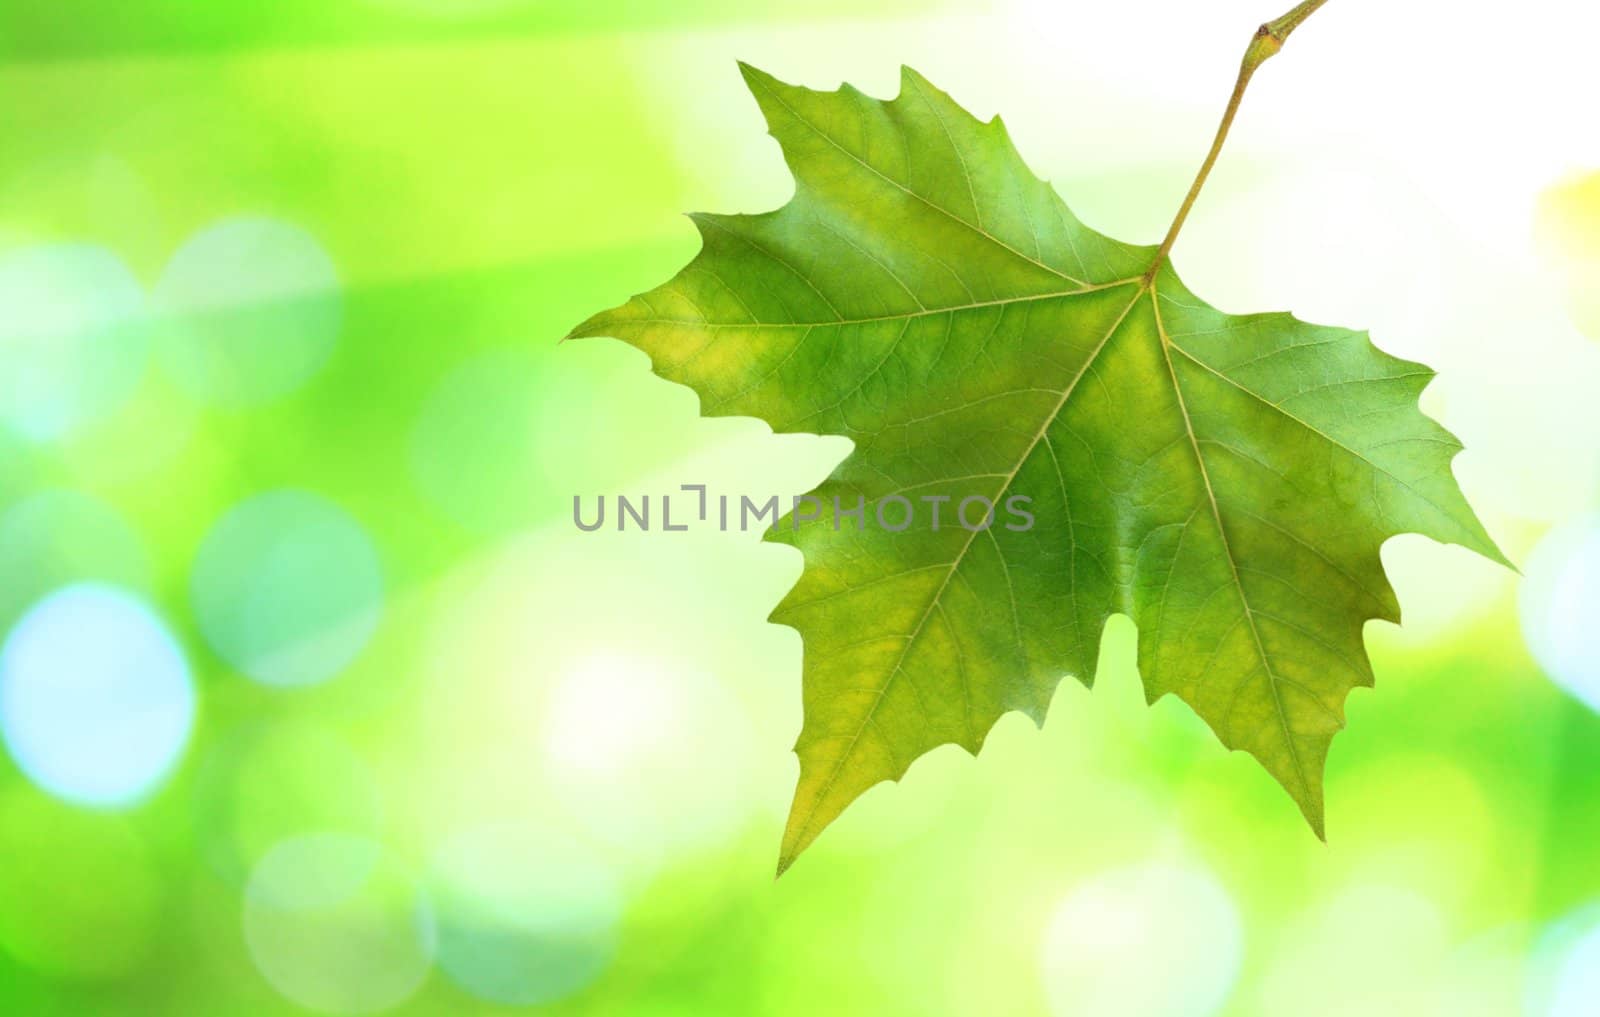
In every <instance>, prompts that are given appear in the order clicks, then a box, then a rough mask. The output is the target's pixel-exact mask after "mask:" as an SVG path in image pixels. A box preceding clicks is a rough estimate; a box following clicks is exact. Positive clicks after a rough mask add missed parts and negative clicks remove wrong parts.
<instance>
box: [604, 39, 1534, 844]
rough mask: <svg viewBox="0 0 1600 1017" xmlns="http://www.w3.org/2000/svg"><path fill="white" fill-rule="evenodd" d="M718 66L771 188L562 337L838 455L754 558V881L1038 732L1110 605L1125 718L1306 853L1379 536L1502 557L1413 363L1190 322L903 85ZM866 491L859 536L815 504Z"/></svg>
mask: <svg viewBox="0 0 1600 1017" xmlns="http://www.w3.org/2000/svg"><path fill="white" fill-rule="evenodd" d="M1290 27H1292V26H1290ZM1264 30H1265V29H1264ZM1283 34H1287V33H1286V32H1285V33H1283ZM1275 41H1277V42H1281V36H1280V37H1278V38H1277V39H1276V40H1275ZM1272 52H1276V48H1275V47H1274V48H1273V50H1272ZM1266 55H1268V56H1270V55H1271V53H1270V52H1269V53H1267V54H1266ZM743 69H744V76H745V80H746V81H747V82H748V84H749V86H750V89H751V91H752V92H753V93H754V94H755V97H756V100H757V101H758V102H759V104H760V106H761V109H762V111H763V113H764V114H765V115H766V119H767V123H768V125H769V126H770V128H771V133H772V135H773V136H774V137H775V138H776V139H777V140H778V143H779V144H780V146H781V147H782V149H783V153H784V156H785V158H786V160H787V161H788V164H789V166H790V168H791V170H792V172H793V174H794V177H795V196H794V198H793V200H792V201H790V202H789V204H787V205H785V206H784V207H783V208H781V209H779V210H778V211H775V212H770V213H767V214H764V215H734V216H722V215H696V216H693V219H694V221H695V223H696V225H697V226H698V227H699V230H700V233H701V235H702V237H703V249H702V250H701V252H700V254H699V256H698V257H696V258H695V260H694V261H693V262H692V263H691V264H690V265H689V266H688V267H686V268H685V269H684V270H683V271H682V272H681V273H679V274H678V275H677V276H676V277H675V278H673V279H672V280H671V281H670V282H668V283H666V284H665V285H663V286H661V287H659V288H657V289H655V290H653V291H651V292H649V293H646V294H644V295H641V296H638V297H635V298H634V299H632V300H630V301H629V302H628V303H626V304H624V305H623V306H621V307H618V308H616V309H614V310H611V311H607V312H604V313H602V314H599V315H597V316H595V317H594V318H591V319H590V320H589V321H587V322H585V323H584V324H583V325H581V326H579V327H578V328H577V329H576V330H574V332H573V335H574V336H579V337H581V336H602V335H603V336H612V337H617V338H620V339H623V340H625V341H627V342H629V343H631V344H632V345H634V346H636V347H638V348H639V349H641V350H643V351H644V352H645V353H647V354H649V356H650V358H651V360H652V362H653V366H654V370H655V371H656V373H658V374H659V375H661V376H662V377H664V378H668V379H670V380H672V381H676V382H680V383H682V384H684V385H687V386H689V387H690V388H692V389H694V391H695V392H697V393H698V394H699V396H700V398H701V400H702V403H703V410H704V412H705V413H706V414H708V415H714V416H721V415H729V414H739V415H748V416H754V417H759V418H761V419H762V420H764V421H766V422H767V423H769V424H770V425H772V427H773V428H774V429H775V430H777V431H785V432H815V433H821V434H838V435H844V436H846V437H848V438H850V439H851V440H852V441H853V442H854V444H855V448H854V451H853V452H852V453H851V454H850V456H849V457H848V458H846V459H845V460H844V462H843V463H842V464H841V465H840V466H839V467H838V468H837V469H836V470H835V471H834V473H833V474H832V476H831V477H830V478H829V479H828V480H827V481H826V482H825V483H824V484H823V485H822V486H821V487H820V488H818V489H817V490H816V491H815V492H813V494H814V495H815V497H816V498H817V499H818V500H819V501H820V502H821V503H822V505H823V507H824V508H823V512H822V517H821V519H819V520H816V521H810V522H807V523H806V524H805V525H803V526H799V527H798V528H796V527H794V526H791V525H790V524H789V522H788V521H787V520H786V521H785V523H784V524H782V525H780V526H779V527H777V528H776V529H775V530H774V531H773V532H772V533H770V534H769V538H768V539H771V540H776V541H782V542H785V543H789V544H792V545H794V546H795V547H798V548H799V549H800V550H801V551H802V552H803V553H804V556H805V563H806V565H805V571H804V573H803V575H802V576H801V578H800V580H799V583H798V585H796V586H795V588H794V589H793V591H792V592H790V594H789V595H788V596H787V597H786V598H785V599H784V600H783V602H782V603H781V604H780V605H779V606H778V608H777V609H776V611H775V612H774V613H773V615H772V618H773V620H774V621H777V622H780V623H782V624H785V625H790V626H793V627H794V628H796V629H797V630H799V632H800V634H801V636H802V637H803V640H804V644H805V662H804V674H803V681H804V703H805V720H804V727H803V731H802V734H801V736H800V739H799V742H798V744H797V745H796V749H795V751H796V752H797V754H798V755H799V757H800V781H799V786H798V789H797V791H796V794H795V799H794V805H793V809H792V811H791V814H790V819H789V823H788V828H787V831H786V833H785V836H784V841H783V847H782V852H781V860H780V863H779V871H780V872H781V871H782V870H783V869H784V868H786V867H787V866H788V865H789V864H790V863H792V862H793V860H794V859H795V857H796V856H797V855H798V854H799V853H800V852H801V851H802V850H804V849H805V848H806V847H807V846H808V845H809V844H810V843H811V842H812V841H813V840H814V839H815V838H816V836H817V835H818V834H819V833H820V832H821V831H822V829H823V827H825V826H826V825H827V824H828V823H829V822H831V821H832V820H833V819H834V818H836V817H837V816H838V815H839V814H840V813H841V812H842V811H843V810H844V809H845V807H846V806H848V805H849V804H850V803H851V802H852V801H853V800H854V799H856V798H857V797H858V796H860V795H861V794H862V792H864V791H866V790H867V789H868V788H869V787H871V786H873V785H874V784H877V783H879V782H880V781H884V780H897V779H899V778H900V776H901V775H902V774H904V773H905V771H906V769H907V767H908V766H909V765H910V764H911V762H912V761H913V760H915V759H916V758H917V757H919V756H921V755H922V754H923V753H926V752H928V751H929V750H931V749H933V748H935V747H937V746H940V745H943V744H945V743H955V744H957V745H960V746H962V747H964V748H966V749H967V750H969V751H971V752H973V753H976V752H977V751H978V750H979V749H980V747H981V746H982V744H983V740H984V737H985V736H986V734H987V733H988V731H989V730H990V729H991V727H992V726H993V725H994V723H995V722H996V721H997V720H998V719H999V718H1000V716H1001V715H1002V714H1004V713H1006V712H1007V711H1010V710H1020V711H1022V712H1023V713H1025V714H1027V715H1029V716H1030V717H1032V718H1033V719H1034V720H1035V721H1036V722H1040V723H1042V722H1043V719H1044V715H1045V710H1046V707H1047V706H1048V704H1049V702H1050V699H1051V696H1052V694H1053V692H1054V690H1055V688H1056V686H1057V684H1058V682H1059V681H1060V680H1061V678H1062V677H1063V676H1065V675H1072V676H1075V677H1077V678H1078V679H1079V680H1080V681H1082V682H1083V683H1084V684H1085V685H1088V684H1091V683H1092V682H1093V679H1094V669H1095V663H1096V658H1097V656H1098V651H1099V645H1100V639H1101V632H1102V629H1103V627H1104V625H1105V623H1106V621H1107V619H1108V618H1109V617H1110V616H1111V615H1112V614H1116V613H1120V614H1125V615H1127V616H1129V617H1130V618H1132V619H1133V620H1134V622H1135V623H1136V624H1137V626H1138V629H1139V654H1138V660H1139V670H1140V674H1141V676H1142V679H1143V682H1144V686H1145V689H1146V692H1147V695H1148V698H1149V699H1150V700H1151V701H1152V702H1153V701H1155V700H1156V699H1158V698H1160V697H1161V696H1164V695H1166V694H1168V693H1174V694H1176V695H1177V696H1179V697H1180V698H1181V699H1182V700H1184V702H1186V703H1188V704H1189V705H1190V706H1191V707H1192V708H1193V709H1194V710H1195V712H1197V713H1198V714H1199V715H1200V716H1201V717H1202V718H1204V719H1205V720H1206V722H1207V723H1208V724H1209V725H1210V726H1211V728H1212V729H1213V730H1214V731H1215V732H1216V734H1217V736H1218V737H1219V738H1220V739H1221V741H1222V742H1223V744H1224V745H1226V746H1228V747H1229V748H1234V749H1242V750H1244V751H1247V752H1249V753H1250V754H1252V755H1253V756H1255V758H1256V759H1258V760H1259V761H1260V762H1261V764H1262V765H1263V766H1264V767H1265V768H1266V769H1267V771H1268V772H1269V773H1271V775H1272V776H1273V777H1274V778H1276V779H1277V780H1278V781H1279V782H1280V783H1281V784H1282V785H1283V786H1284V787H1285V788H1286V789H1287V790H1288V792H1289V793H1290V795H1292V796H1293V798H1294V800H1295V801H1296V802H1297V803H1298V804H1299V806H1300V808H1301V810H1302V811H1303V813H1304V814H1305V817H1306V819H1307V820H1308V821H1309V822H1310V824H1311V825H1312V827H1313V828H1314V829H1315V830H1316V831H1317V833H1318V834H1319V835H1321V834H1322V830H1323V789H1322V774H1323V764H1324V760H1325V758H1326V756H1327V752H1328V747H1329V744H1330V741H1331V740H1332V738H1333V735H1334V733H1335V732H1336V731H1338V730H1339V729H1340V728H1341V727H1342V726H1343V724H1344V709H1343V707H1344V700H1345V697H1346V695H1347V694H1348V692H1349V691H1350V690H1351V689H1352V688H1355V687H1357V686H1363V685H1371V684H1372V681H1373V675H1372V670H1371V665H1370V663H1369V661H1368V658H1367V655H1366V651H1365V647H1364V646H1363V642H1362V628H1363V624H1364V622H1365V621H1366V620H1367V619H1371V618H1381V619H1385V620H1388V621H1392V622H1398V620H1399V607H1398V605H1397V603H1396V599H1395V595H1394V592H1393V590H1392V589H1391V587H1390V585H1389V583H1388V581H1387V579H1386V577H1385V575H1384V571H1383V567H1382V564H1381V562H1380V560H1379V555H1378V551H1379V547H1380V545H1381V544H1382V543H1383V542H1384V540H1385V539H1387V538H1388V537H1390V536H1392V535H1394V534H1398V533H1402V532H1416V533H1422V534H1426V535H1428V536H1430V537H1433V538H1434V539H1436V540H1440V541H1445V542H1450V543H1456V544H1461V545H1464V546H1466V547H1468V548H1471V549H1473V550H1475V551H1477V552H1478V553H1480V554H1483V555H1486V556H1488V557H1490V558H1492V559H1494V560H1496V561H1501V562H1503V561H1504V560H1505V559H1504V558H1503V557H1502V556H1501V555H1500V552H1499V551H1498V550H1497V549H1496V547H1495V545H1494V543H1493V541H1491V540H1490V538H1489V536H1488V535H1487V534H1486V533H1485V531H1484V529H1483V526H1482V525H1481V524H1480V523H1479V521H1478V520H1477V518H1476V517H1475V516H1474V514H1473V512H1472V509H1471V508H1470V507H1469V506H1468V504H1467V502H1466V500H1465V499H1464V497H1463V496H1462V494H1461V492H1460V490H1459V489H1458V487H1457V486H1456V482H1455V480H1454V478H1453V477H1452V475H1451V470H1450V462H1451V459H1452V458H1453V457H1454V455H1455V454H1456V452H1457V451H1458V450H1459V449H1460V445H1459V444H1458V443H1457V442H1456V440H1455V439H1454V438H1453V437H1452V436H1451V435H1450V434H1449V433H1448V432H1447V431H1445V430H1444V429H1443V428H1442V427H1440V426H1439V425H1438V424H1436V423H1435V422H1434V421H1432V420H1430V419H1429V418H1427V417H1425V416H1424V415H1423V414H1422V413H1421V412H1420V411H1419V409H1418V408H1417V397H1418V394H1419V393H1420V392H1421V390H1422V389H1423V388H1424V387H1425V386H1426V385H1427V383H1428V380H1429V379H1430V378H1431V377H1432V372H1431V371H1429V370H1428V369H1427V368H1425V367H1423V366H1421V365H1418V364H1414V363H1409V362H1407V361H1404V360H1400V359H1397V358H1395V357H1392V356H1389V355H1388V354H1385V353H1383V352H1381V351H1379V350H1378V349H1376V348H1375V347H1374V346H1373V345H1372V344H1371V343H1370V342H1369V340H1368V338H1367V336H1366V335H1365V334H1364V333H1361V332H1353V331H1348V330H1345V329H1340V328H1328V327H1322V326H1316V325H1310V324H1306V323H1304V322H1301V321H1298V320H1296V319H1295V318H1293V317H1291V316H1290V315H1287V314H1259V315H1242V316H1241V315H1230V314H1224V313H1222V312H1220V311H1217V310H1215V309H1213V308H1211V307H1208V306H1207V305H1206V304H1205V303H1204V302H1203V301H1201V300H1200V299H1199V298H1198V297H1196V296H1195V295H1194V294H1192V293H1190V292H1189V290H1188V289H1186V288H1185V287H1184V285H1183V283H1182V282H1180V281H1179V279H1178V276H1177V275H1176V274H1175V272H1174V271H1173V270H1172V269H1171V267H1170V266H1169V265H1168V264H1166V262H1165V260H1164V258H1163V257H1162V255H1163V254H1164V253H1165V246H1164V247H1163V249H1161V250H1158V249H1157V248H1153V247H1140V246H1135V245H1129V244H1124V243H1120V242H1118V241H1116V240H1112V239H1110V238H1108V237H1105V236H1102V235H1100V234H1099V233H1096V232H1095V231H1093V230H1091V229H1088V228H1087V227H1085V226H1084V225H1083V224H1082V223H1081V222H1079V221H1078V220H1077V219H1076V218H1075V217H1074V216H1073V214H1072V212H1071V211H1070V210H1069V209H1068V208H1067V206H1066V205H1065V204H1064V203H1063V202H1062V200H1061V199H1060V198H1059V197H1058V196H1057V195H1056V193H1055V192H1054V191H1053V190H1052V189H1051V188H1050V187H1049V186H1048V185H1046V184H1044V183H1042V182H1041V181H1039V180H1038V179H1036V178H1035V177H1034V176H1033V175H1032V174H1031V173H1030V172H1029V170H1028V169H1027V167H1026V166H1025V165H1024V164H1023V161H1022V159H1021V157H1020V156H1019V155H1018V153H1017V152H1016V150H1015V148H1014V147H1013V145H1012V143H1011V140H1010V138H1009V137H1008V135H1007V133H1006V129H1005V127H1004V126H1003V125H1002V124H1001V122H1000V120H999V119H998V118H996V119H994V120H992V121H990V122H988V123H982V122H979V121H978V120H977V119H975V118H974V117H972V116H971V115H970V114H968V113H967V112H966V111H964V110H963V109H962V108H961V107H960V106H958V105H957V104H956V103H955V102H954V101H952V100H951V99H950V98H949V96H947V95H945V94H944V93H943V92H941V91H939V90H938V89H936V88H934V87H933V86H932V85H930V84H929V83H928V82H927V81H926V80H924V79H923V78H922V77H921V76H920V75H918V74H917V73H916V72H914V71H912V70H910V69H909V68H908V69H906V70H905V71H904V76H903V83H902V88H901V93H900V95H899V97H898V98H896V99H894V100H892V101H880V100H877V99H873V98H870V97H868V96H866V95H863V94H862V93H860V92H858V91H856V90H855V89H853V88H851V87H849V86H846V87H845V88H843V89H841V90H840V91H836V92H816V91H811V90H808V89H805V88H799V87H795V86H792V85H787V84H783V83H781V82H779V81H777V80H776V79H774V78H772V77H770V76H769V75H767V74H765V73H762V72H760V71H757V70H755V69H753V68H750V67H748V66H746V67H744V68H743ZM1251 69H1253V68H1251ZM1246 78H1248V74H1246V75H1243V76H1242V78H1241V81H1243V80H1244V79H1246ZM1240 90H1241V91H1242V84H1241V88H1240ZM1234 105H1235V106H1236V103H1235V104H1234ZM1230 117H1231V109H1230ZM1224 133H1225V130H1224ZM1220 141H1221V138H1220V136H1219V141H1218V144H1219V146H1220ZM1214 154H1215V153H1214V152H1213V156H1214ZM1208 167H1209V161H1208ZM1203 176H1204V174H1202V179H1203ZM1196 189H1197V190H1198V182H1197V186H1196ZM1186 209H1187V205H1186ZM1180 222H1181V216H1180ZM1175 232H1176V224H1175V226H1174V233H1175ZM1169 242H1170V238H1169ZM1019 495H1020V496H1025V497H1027V498H1029V499H1031V503H1030V504H1028V508H1027V511H1029V512H1031V513H1032V515H1033V516H1034V517H1035V521H1034V525H1033V526H1032V527H1031V528H1027V529H1023V528H1022V527H1021V526H1020V524H1019V517H1016V516H1007V515H1005V514H1004V510H1003V509H1001V510H1000V511H1001V513H1002V515H1001V518H1000V519H997V520H996V521H995V523H994V524H993V525H990V526H988V527H987V528H984V527H982V525H981V524H982V521H983V503H982V502H978V503H974V504H972V505H970V506H969V509H968V513H967V516H966V519H967V521H970V522H971V523H972V525H973V528H970V529H969V528H968V527H967V526H965V525H962V523H961V521H960V520H958V519H957V518H956V512H957V510H958V508H959V503H960V502H961V501H963V500H964V499H967V498H972V497H980V498H983V499H987V501H988V502H990V503H992V504H995V505H996V506H1004V505H1005V504H1006V503H1007V501H1008V500H1009V499H1011V498H1012V497H1014V496H1019ZM940 496H948V498H949V499H950V501H948V502H940V503H937V504H938V507H940V508H942V509H943V516H942V518H941V519H940V524H941V525H937V526H936V525H934V523H933V519H932V513H930V512H929V511H928V509H929V508H930V507H932V506H933V505H934V504H935V503H934V502H929V501H924V500H923V499H927V498H938V497H940ZM835 499H837V503H836V502H835ZM858 499H864V502H865V505H866V522H867V524H868V525H866V526H865V527H864V528H863V527H860V526H859V524H858V523H857V521H856V520H855V518H854V517H843V516H841V515H839V514H836V510H837V509H851V508H854V507H855V506H856V505H857V503H858ZM897 499H907V500H912V501H914V505H913V507H914V508H917V509H920V511H917V512H916V513H915V522H914V524H913V525H911V526H910V527H909V528H907V529H905V530H903V531H899V532H894V531H892V530H890V529H888V528H887V527H886V526H885V525H879V524H878V522H877V520H876V518H875V516H876V513H877V510H878V509H879V507H880V506H882V507H884V509H885V519H886V521H887V524H888V526H898V525H899V524H900V522H901V519H902V517H903V516H904V515H905V511H904V506H903V503H902V502H900V501H898V500H897Z"/></svg>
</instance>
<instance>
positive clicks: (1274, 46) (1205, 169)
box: [1144, 0, 1328, 285]
mask: <svg viewBox="0 0 1600 1017" xmlns="http://www.w3.org/2000/svg"><path fill="white" fill-rule="evenodd" d="M1327 2H1328V0H1305V2H1304V3H1301V4H1300V5H1299V6H1297V7H1295V9H1294V10H1292V11H1290V12H1289V13H1287V14H1285V15H1283V16H1282V17H1280V18H1276V19H1274V20H1272V21H1268V22H1267V23H1266V24H1264V25H1262V26H1261V27H1260V28H1257V29H1256V34H1255V35H1254V36H1253V37H1252V38H1251V40H1250V45H1249V47H1248V48H1246V49H1245V51H1244V61H1243V62H1242V63H1241V64H1240V65H1239V78H1238V80H1237V81H1235V82H1234V85H1233V95H1232V96H1230V97H1229V98H1228V108H1227V109H1226V110H1225V111H1224V112H1223V114H1222V123H1220V124H1218V125H1217V137H1216V140H1214V141H1212V142H1211V151H1210V152H1208V153H1206V161H1205V162H1203V163H1201V164H1200V172H1199V174H1198V175H1196V176H1195V178H1194V183H1193V184H1192V185H1190V187H1189V193H1188V194H1187V195H1186V196H1185V197H1184V199H1183V205H1182V206H1181V207H1179V209H1178V214H1177V216H1176V217H1175V218H1174V219H1173V220H1172V225H1171V226H1170V227H1168V228H1167V235H1166V238H1165V239H1163V240H1162V241H1161V247H1160V249H1158V250H1157V251H1156V256H1155V260H1153V261H1152V262H1151V263H1150V268H1149V270H1148V271H1146V272H1145V274H1144V280H1145V284H1146V285H1148V284H1149V283H1150V280H1152V279H1154V278H1155V277H1156V273H1157V272H1159V271H1160V270H1161V266H1162V264H1163V263H1164V262H1165V261H1166V260H1167V255H1168V254H1170V253H1171V252H1172V245H1173V244H1174V243H1176V242H1177V239H1178V232H1179V231H1180V230H1182V229H1183V224H1184V221H1185V220H1186V219H1188V218H1189V212H1190V210H1191V209H1193V208H1194V203H1195V199H1196V198H1198V197H1200V189H1201V188H1202V187H1204V186H1205V184H1206V178H1207V177H1209V176H1210V175H1211V168H1212V167H1213V166H1215V165H1216V164H1217V156H1219V155H1221V154H1222V144H1223V142H1225V141H1227V140H1228V131H1229V130H1230V129H1231V128H1232V127H1233V118H1234V117H1235V116H1236V115H1237V114H1238V112H1239V104H1240V103H1241V102H1242V101H1244V92H1245V89H1246V88H1248V87H1250V79H1251V78H1252V77H1254V76H1255V73H1256V70H1257V68H1259V67H1260V66H1261V65H1262V64H1264V63H1266V62H1267V61H1268V60H1270V59H1272V58H1273V57H1275V56H1277V55H1278V51H1279V50H1281V49H1282V48H1283V44H1284V42H1285V41H1287V40H1288V38H1289V33H1291V32H1293V31H1294V30H1295V29H1296V28H1299V27H1300V24H1301V22H1303V21H1305V20H1306V19H1307V18H1309V17H1311V15H1313V14H1315V13H1316V11H1317V8H1319V7H1321V6H1322V5H1323V4H1325V3H1327Z"/></svg>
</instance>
